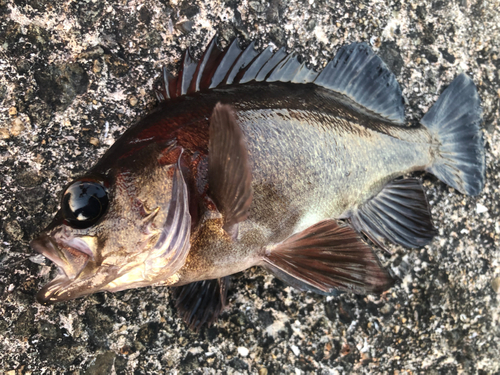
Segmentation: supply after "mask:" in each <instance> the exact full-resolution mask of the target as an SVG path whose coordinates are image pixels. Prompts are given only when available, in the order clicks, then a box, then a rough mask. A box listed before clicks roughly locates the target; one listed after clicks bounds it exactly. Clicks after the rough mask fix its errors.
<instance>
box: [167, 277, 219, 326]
mask: <svg viewBox="0 0 500 375" xmlns="http://www.w3.org/2000/svg"><path fill="white" fill-rule="evenodd" d="M228 288H229V276H226V277H223V278H220V279H213V280H203V281H196V282H194V283H191V284H187V285H183V286H179V287H175V288H172V289H173V293H174V297H175V307H176V308H177V310H178V312H179V315H180V316H181V317H182V319H183V320H184V322H185V323H186V324H187V325H188V326H189V327H190V328H191V329H193V330H195V331H196V332H198V331H199V330H200V328H201V327H202V326H203V325H205V324H208V325H210V324H212V323H213V322H214V321H215V320H216V319H217V317H218V316H219V314H220V313H221V312H222V310H223V309H224V307H225V306H226V297H227V290H228Z"/></svg>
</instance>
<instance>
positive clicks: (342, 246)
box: [31, 40, 485, 329]
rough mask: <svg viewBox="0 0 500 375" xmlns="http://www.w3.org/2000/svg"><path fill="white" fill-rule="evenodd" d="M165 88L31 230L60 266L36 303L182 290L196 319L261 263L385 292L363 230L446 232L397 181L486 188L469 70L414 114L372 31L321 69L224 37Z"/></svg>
mask: <svg viewBox="0 0 500 375" xmlns="http://www.w3.org/2000/svg"><path fill="white" fill-rule="evenodd" d="M156 94H157V96H158V98H159V99H160V101H161V105H160V106H159V108H158V110H157V111H155V112H154V113H152V114H150V115H149V116H147V117H146V118H144V119H143V120H141V121H140V122H139V123H137V124H136V125H135V126H133V127H132V128H131V129H129V130H128V131H127V132H125V134H123V136H122V137H121V138H120V139H119V140H118V141H117V142H116V143H115V144H114V145H113V146H112V147H111V148H110V149H109V150H108V152H107V153H106V154H105V155H104V157H103V158H102V159H101V160H100V161H99V162H98V163H97V164H96V165H95V166H94V167H93V168H92V169H91V170H90V171H88V173H86V174H84V175H83V176H81V177H80V178H78V179H76V180H75V181H73V182H72V183H70V184H69V185H68V186H67V187H66V188H65V190H64V193H63V196H62V201H61V208H60V210H59V212H58V213H57V215H56V217H55V219H54V221H53V222H52V223H51V225H50V226H49V227H48V228H47V229H46V230H45V231H44V232H43V233H42V234H41V235H40V236H39V237H38V238H36V239H35V240H33V241H32V243H31V246H32V247H33V248H34V249H35V250H36V251H38V252H40V253H41V254H43V255H45V256H46V257H47V258H49V259H50V260H52V261H53V262H54V263H55V264H56V265H57V266H58V268H59V274H58V276H57V277H56V278H55V279H54V280H53V281H51V282H50V283H48V284H47V285H46V286H45V287H44V288H43V289H42V290H41V291H40V292H39V294H38V300H39V301H40V302H42V303H51V302H57V301H64V300H69V299H73V298H77V297H80V296H83V295H87V294H90V293H95V292H99V291H105V290H106V291H118V290H123V289H128V288H137V287H144V286H149V285H166V286H174V287H175V288H174V293H173V294H174V296H175V298H176V305H177V307H178V308H179V310H180V312H181V313H182V315H183V318H184V320H185V321H186V322H187V323H188V324H189V325H190V326H191V327H193V328H195V329H198V328H199V327H200V326H201V325H203V324H204V323H207V322H212V321H214V320H215V319H216V317H217V316H218V314H219V312H220V311H221V309H222V308H223V307H224V306H225V303H226V291H227V287H228V285H229V284H228V280H229V275H231V274H234V273H236V272H240V271H243V270H245V269H247V268H249V267H252V266H256V265H258V266H262V267H264V268H266V269H267V270H268V271H270V272H271V273H273V274H274V275H276V276H277V277H279V278H280V279H282V280H284V281H285V282H287V283H289V284H291V285H292V286H294V287H296V288H299V289H301V290H311V291H314V292H318V293H323V294H331V293H335V291H336V290H340V291H350V292H355V293H377V292H381V291H383V290H385V289H387V288H388V287H389V286H390V285H391V284H392V282H393V280H392V278H391V277H390V276H389V274H388V273H387V272H386V271H385V270H384V269H383V268H382V267H381V265H380V263H379V261H378V260H377V257H376V255H375V254H374V252H373V250H372V249H371V247H370V246H369V245H368V244H367V243H366V242H365V241H364V240H363V239H362V235H361V234H364V235H366V237H368V238H369V239H370V240H372V241H373V242H375V243H377V244H380V245H382V244H383V243H384V241H386V240H389V241H390V242H393V243H396V244H401V245H403V246H407V247H419V246H423V245H425V244H426V243H428V242H430V241H431V239H432V237H433V236H434V235H435V229H434V227H433V225H432V222H431V217H430V211H429V207H428V204H427V201H426V197H425V193H424V191H423V189H422V186H421V184H420V182H419V180H417V179H414V178H410V179H398V177H400V176H403V175H405V174H407V173H410V172H413V171H421V170H425V171H428V172H430V173H433V174H434V175H435V176H437V177H438V178H439V179H440V180H442V181H444V182H445V183H447V184H448V185H450V186H452V187H454V188H455V189H457V190H459V191H460V192H462V193H464V194H469V195H476V194H478V193H480V192H481V190H482V188H483V185H484V176H485V156H484V148H483V138H482V132H481V130H480V128H479V125H480V123H481V116H482V111H481V107H480V99H479V96H478V93H477V90H476V87H475V86H474V83H473V82H472V80H471V79H470V78H469V77H467V76H466V75H465V74H461V75H459V76H458V77H457V78H456V79H455V80H454V81H453V82H452V83H451V84H450V86H449V87H448V88H447V89H446V90H445V91H444V92H443V94H442V95H441V97H440V98H439V100H438V101H437V103H436V104H435V105H434V106H433V107H432V108H431V109H430V110H429V112H427V114H426V115H425V116H424V117H423V118H422V120H421V121H420V124H419V125H418V126H413V127H406V126H402V125H403V123H404V108H403V97H402V94H401V89H400V87H399V85H398V83H397V82H396V79H395V77H394V75H393V74H392V73H391V72H390V71H389V70H388V69H387V67H386V65H385V64H384V63H383V62H382V60H381V59H380V58H379V57H378V56H376V55H375V54H374V53H373V51H372V50H371V49H370V47H369V46H368V45H366V44H364V43H354V44H351V45H349V46H345V47H343V48H341V49H340V50H339V52H338V53H337V55H336V56H335V58H334V59H333V60H332V61H331V62H330V63H329V64H328V65H327V66H326V67H325V68H324V69H323V71H321V72H319V73H318V72H315V71H312V70H310V69H308V68H307V67H306V66H305V64H303V63H300V62H299V60H298V59H297V58H296V56H295V55H294V54H288V55H287V54H286V53H285V52H284V51H283V49H281V50H278V51H276V52H273V51H272V50H271V49H270V48H267V49H265V50H264V51H262V52H260V53H258V52H256V51H255V50H254V48H253V44H251V45H250V46H249V47H248V48H246V49H244V50H242V49H240V48H239V46H238V43H237V41H234V42H233V43H232V44H231V45H230V46H228V47H227V48H226V49H225V50H224V51H220V50H219V49H218V48H217V46H216V41H215V40H213V41H212V42H211V43H210V45H209V46H208V48H207V50H206V51H205V53H204V54H203V56H202V57H201V59H200V60H199V61H194V60H193V59H192V58H191V56H190V54H189V52H188V53H185V55H184V58H183V64H182V67H181V70H180V72H179V74H178V76H177V77H176V78H174V77H172V76H170V74H169V73H168V72H167V71H166V70H164V74H163V81H162V84H161V85H159V86H158V87H157V88H156ZM338 220H340V221H338Z"/></svg>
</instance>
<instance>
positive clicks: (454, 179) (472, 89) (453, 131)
mask: <svg viewBox="0 0 500 375" xmlns="http://www.w3.org/2000/svg"><path fill="white" fill-rule="evenodd" d="M481 121H482V110H481V102H480V99H479V95H478V93H477V89H476V86H475V85H474V82H472V79H470V78H469V77H468V76H467V75H465V74H463V73H462V74H460V75H459V76H458V77H457V78H455V80H454V81H453V82H452V83H451V84H450V86H448V88H447V89H446V90H445V91H444V92H443V94H442V95H441V96H440V97H439V99H438V101H437V102H436V103H435V104H434V106H432V108H431V109H430V110H429V112H427V113H426V115H425V116H424V117H423V118H422V120H421V121H420V122H421V124H422V125H424V126H425V127H426V128H427V129H428V130H429V131H430V132H431V134H432V135H433V137H434V139H435V140H436V141H437V143H438V147H437V150H436V151H437V155H436V159H435V161H434V164H433V165H431V166H430V167H428V168H427V170H428V171H429V172H430V173H432V174H434V175H435V176H436V177H437V178H439V179H440V180H441V181H443V182H445V183H446V184H448V185H450V186H452V187H454V188H455V189H457V190H458V191H460V192H461V193H464V194H468V195H477V194H479V193H480V192H481V190H482V189H483V186H484V178H485V176H484V175H485V156H484V145H483V134H482V131H481V129H480V128H479V125H480V124H481Z"/></svg>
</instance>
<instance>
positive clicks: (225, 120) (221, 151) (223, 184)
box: [208, 103, 253, 232]
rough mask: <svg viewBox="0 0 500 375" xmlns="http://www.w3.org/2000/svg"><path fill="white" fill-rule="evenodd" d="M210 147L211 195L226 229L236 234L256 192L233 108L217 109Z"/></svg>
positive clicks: (213, 116) (219, 105)
mask: <svg viewBox="0 0 500 375" xmlns="http://www.w3.org/2000/svg"><path fill="white" fill-rule="evenodd" d="M208 147H209V156H208V183H209V192H208V193H209V195H210V197H211V198H212V200H213V201H214V202H215V204H216V205H217V208H218V209H219V211H220V212H221V213H222V214H223V216H224V229H225V230H226V231H228V232H234V225H236V224H237V223H239V222H241V221H243V220H245V219H246V218H247V216H248V209H249V207H250V204H251V202H252V196H253V191H252V186H251V183H252V174H251V171H250V165H249V162H248V152H247V148H246V145H245V139H244V136H243V132H242V131H241V129H240V127H239V126H238V124H237V122H236V118H235V116H234V113H233V110H232V108H231V106H229V105H222V104H220V103H219V104H217V105H216V106H215V109H214V112H213V114H212V117H211V119H210V141H209V146H208Z"/></svg>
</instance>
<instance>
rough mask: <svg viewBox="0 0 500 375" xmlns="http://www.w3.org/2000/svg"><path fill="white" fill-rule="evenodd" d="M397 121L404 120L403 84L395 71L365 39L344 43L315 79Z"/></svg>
mask: <svg viewBox="0 0 500 375" xmlns="http://www.w3.org/2000/svg"><path fill="white" fill-rule="evenodd" d="M314 83H315V84H317V85H318V86H323V87H325V88H327V89H329V90H333V91H336V92H339V93H341V94H344V95H345V96H347V97H349V98H351V99H353V100H354V101H355V102H357V103H358V104H361V105H362V106H363V107H365V108H367V109H369V110H371V111H372V112H375V113H377V114H379V115H381V116H382V117H385V118H387V119H388V120H391V121H393V122H395V123H399V124H402V123H403V122H404V117H405V115H404V105H403V95H402V93H401V88H400V87H399V84H398V82H397V81H396V77H395V76H394V74H393V73H392V72H391V71H390V70H389V68H387V65H385V63H384V62H383V61H382V59H381V58H380V57H379V56H377V55H375V53H374V52H373V50H372V49H371V48H370V47H369V46H368V45H367V44H366V43H352V44H350V45H348V46H344V47H342V48H341V49H340V50H339V51H338V52H337V54H336V55H335V58H334V59H333V60H332V61H330V62H329V63H328V64H327V65H326V66H325V69H323V71H322V72H321V73H320V74H319V76H318V77H317V78H316V79H315V80H314Z"/></svg>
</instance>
